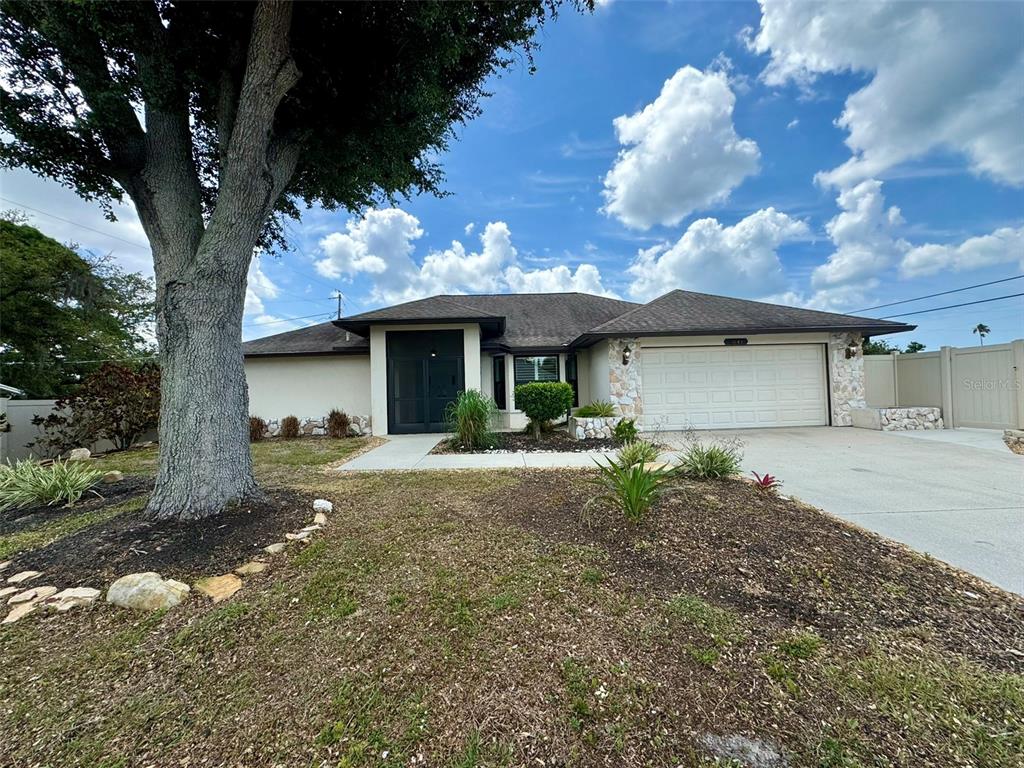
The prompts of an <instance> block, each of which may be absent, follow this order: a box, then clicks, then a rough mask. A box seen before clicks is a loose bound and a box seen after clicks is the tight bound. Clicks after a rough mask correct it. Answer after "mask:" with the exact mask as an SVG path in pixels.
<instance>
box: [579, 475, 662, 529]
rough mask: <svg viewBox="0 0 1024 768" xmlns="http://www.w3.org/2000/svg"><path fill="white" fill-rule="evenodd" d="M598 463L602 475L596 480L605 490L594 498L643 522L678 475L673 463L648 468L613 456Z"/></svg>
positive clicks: (632, 521)
mask: <svg viewBox="0 0 1024 768" xmlns="http://www.w3.org/2000/svg"><path fill="white" fill-rule="evenodd" d="M596 463H597V469H598V472H599V473H600V476H599V477H598V479H597V480H596V481H594V482H596V483H597V484H598V485H600V486H602V487H603V488H604V492H603V493H601V494H599V495H598V496H596V497H594V499H592V500H591V501H592V502H596V501H601V502H605V503H607V504H609V505H611V506H612V507H613V508H615V509H617V510H618V511H620V512H622V514H623V516H624V517H625V518H626V520H628V521H629V522H631V523H639V522H640V521H641V520H642V519H643V518H644V516H645V515H646V514H647V512H648V511H649V510H650V508H651V506H652V505H653V504H654V502H655V501H657V500H658V499H659V498H660V497H661V495H662V493H664V491H665V487H666V486H667V485H668V484H669V483H670V482H671V481H672V480H674V479H675V475H676V471H675V469H674V468H673V467H660V468H658V469H647V468H645V467H644V465H643V464H625V463H624V462H621V461H614V460H612V459H609V460H608V461H607V463H604V464H602V463H601V462H596Z"/></svg>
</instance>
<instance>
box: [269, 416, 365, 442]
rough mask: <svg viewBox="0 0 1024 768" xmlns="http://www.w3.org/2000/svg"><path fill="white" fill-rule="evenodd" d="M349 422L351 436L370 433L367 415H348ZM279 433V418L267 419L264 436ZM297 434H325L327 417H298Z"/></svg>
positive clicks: (272, 435) (274, 435)
mask: <svg viewBox="0 0 1024 768" xmlns="http://www.w3.org/2000/svg"><path fill="white" fill-rule="evenodd" d="M348 418H349V420H350V422H351V423H350V424H349V426H348V433H349V435H350V436H352V437H363V436H365V435H369V434H370V417H369V416H359V415H356V416H352V415H350V416H349V417H348ZM279 434H281V420H280V419H268V420H267V431H266V432H264V433H263V436H264V437H277V436H278V435H279ZM299 434H300V435H326V434H327V417H326V416H321V417H320V418H316V419H299Z"/></svg>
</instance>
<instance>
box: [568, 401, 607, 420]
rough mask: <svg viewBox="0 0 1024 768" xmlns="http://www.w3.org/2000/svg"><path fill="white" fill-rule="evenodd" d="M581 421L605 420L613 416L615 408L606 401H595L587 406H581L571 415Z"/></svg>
mask: <svg viewBox="0 0 1024 768" xmlns="http://www.w3.org/2000/svg"><path fill="white" fill-rule="evenodd" d="M573 415H574V416H578V417H579V418H581V419H598V418H602V419H607V418H609V417H611V416H614V415H615V406H614V405H612V404H611V403H609V402H608V401H607V400H595V401H594V402H592V403H590V404H589V405H582V406H580V407H579V408H577V409H576V412H575V413H574V414H573Z"/></svg>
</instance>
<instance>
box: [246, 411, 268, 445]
mask: <svg viewBox="0 0 1024 768" xmlns="http://www.w3.org/2000/svg"><path fill="white" fill-rule="evenodd" d="M266 433H267V420H266V419H261V418H260V417H259V416H250V417H249V442H250V443H258V442H259V441H260V440H262V439H263V436H264V435H265V434H266Z"/></svg>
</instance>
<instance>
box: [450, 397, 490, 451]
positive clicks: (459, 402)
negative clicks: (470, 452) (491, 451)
mask: <svg viewBox="0 0 1024 768" xmlns="http://www.w3.org/2000/svg"><path fill="white" fill-rule="evenodd" d="M497 410H498V407H497V406H496V405H495V404H494V401H493V400H492V399H491V398H489V397H487V396H486V395H484V394H482V393H481V392H479V391H478V390H476V389H467V390H466V391H465V392H460V393H459V396H458V398H457V399H456V400H455V402H453V403H451V404H449V406H448V409H447V410H446V412H445V419H446V420H447V422H448V429H449V430H451V431H452V432H454V433H455V441H456V442H458V443H459V444H460V445H462V446H464V447H466V448H492V447H494V444H495V437H494V432H493V431H492V430H491V424H492V421H493V419H494V415H495V414H496V413H497Z"/></svg>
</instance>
